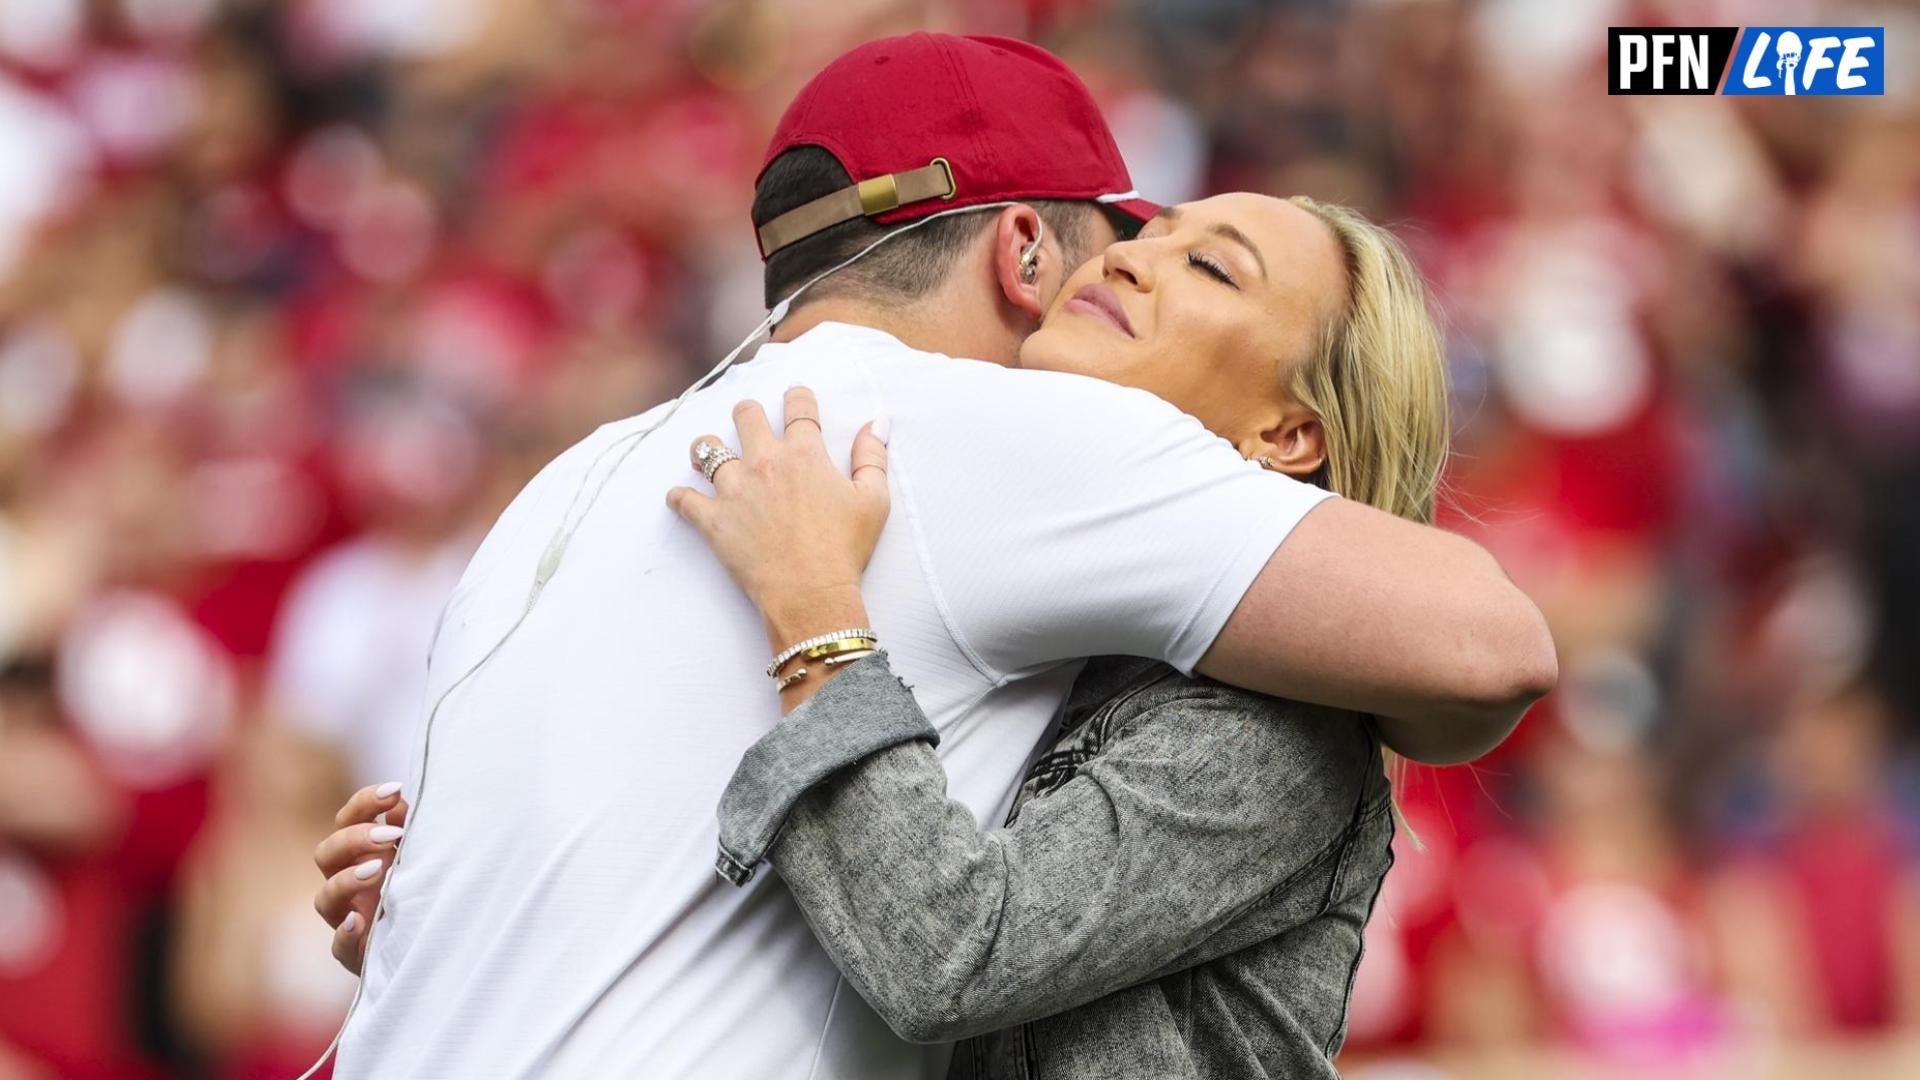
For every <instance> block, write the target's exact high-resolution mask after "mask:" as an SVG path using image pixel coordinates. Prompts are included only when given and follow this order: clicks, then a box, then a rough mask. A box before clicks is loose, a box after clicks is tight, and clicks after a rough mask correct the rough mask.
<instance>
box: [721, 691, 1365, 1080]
mask: <svg viewBox="0 0 1920 1080" xmlns="http://www.w3.org/2000/svg"><path fill="white" fill-rule="evenodd" d="M937 741H938V736H937V735H936V734H935V733H934V731H933V729H932V727H931V725H929V724H928V723H927V720H926V718H925V715H924V714H923V713H921V711H920V709H919V706H918V705H917V704H916V703H915V702H914V700H913V695H912V694H911V692H909V691H908V689H907V688H906V687H905V686H904V685H903V684H902V683H901V682H900V681H899V680H898V679H896V678H894V676H893V674H892V672H891V671H890V670H889V669H888V668H887V666H886V665H885V662H884V659H883V658H879V657H876V658H873V659H868V660H863V661H860V662H858V663H856V664H854V665H853V666H852V667H851V668H849V670H847V671H846V672H845V673H843V674H841V675H840V676H839V677H838V678H837V679H835V680H834V681H833V682H831V683H829V684H828V685H827V686H825V687H823V688H822V689H821V690H820V692H819V693H817V694H816V695H815V696H814V697H813V698H812V699H811V700H809V701H808V702H807V703H806V704H805V705H803V706H802V707H801V708H799V709H796V710H795V711H794V712H793V713H792V714H791V715H789V716H788V717H787V718H786V719H785V720H784V721H782V723H781V724H780V726H779V727H778V728H776V729H775V730H774V731H773V732H772V733H770V734H769V735H768V736H767V737H766V738H765V739H763V740H762V741H761V742H760V743H759V744H757V745H756V746H755V747H754V748H753V749H752V750H750V751H749V752H748V754H747V755H746V757H745V758H744V759H743V760H742V762H741V765H740V768H739V770H738V771H737V772H736V773H735V775H734V777H733V780H732V781H731V783H730V784H729V786H728V788H727V791H726V794H725V795H724V796H723V798H722V803H721V811H720V837H721V856H720V860H719V869H720V871H721V873H722V874H724V875H726V876H728V877H729V878H731V879H733V880H735V881H736V882H739V881H744V880H745V879H746V878H747V877H748V876H751V874H752V870H753V867H754V866H755V865H756V864H757V863H758V862H759V861H760V859H761V858H762V857H765V858H767V859H769V860H770V861H771V862H772V863H773V865H774V867H775V868H776V869H777V870H778V871H779V873H780V876H781V878H782V879H783V880H784V881H785V882H786V884H787V886H788V888H789V889H791V891H792V892H793V895H794V897H795V898H796V899H797V900H798V901H799V903H800V906H801V908H802V909H803V910H804V911H805V912H806V915H807V918H808V920H809V922H810V923H811V924H812V926H813V929H814V932H815V934H816V935H817V936H818V937H819V939H820V941H821V943H822V944H823V945H824V946H825V947H826V949H827V951H828V952H829V953H830V954H831V955H832V956H833V958H834V961H835V962H836V963H837V964H838V965H839V967H840V969H841V971H842V972H844V973H845V974H846V976H847V978H848V979H849V980H850V981H851V982H852V983H853V984H854V985H855V987H856V988H857V989H859V991H860V992H861V994H862V995H863V996H864V997H865V998H866V999H867V1001H868V1003H869V1004H870V1005H872V1006H873V1008H874V1010H875V1011H876V1012H878V1013H879V1014H880V1016H881V1017H882V1018H883V1019H885V1020H886V1021H887V1023H888V1024H889V1025H890V1026H892V1027H893V1029H894V1031H895V1032H896V1033H898V1034H899V1035H900V1036H901V1037H903V1038H906V1039H909V1040H913V1041H916V1042H948V1041H953V1040H962V1039H964V1040H965V1041H964V1042H962V1043H961V1045H960V1046H958V1047H957V1048H956V1050H955V1055H954V1058H953V1065H952V1070H951V1073H950V1076H951V1077H954V1078H1003V1077H1004V1078H1044V1080H1056V1078H1086V1080H1094V1078H1100V1080H1108V1078H1114V1077H1149V1078H1153V1080H1177V1078H1185V1077H1193V1078H1201V1077H1206V1078H1215V1077H1250V1076H1286V1077H1316V1076H1335V1075H1336V1073H1335V1072H1334V1069H1333V1065H1332V1057H1333V1055H1334V1053H1335V1052H1337V1051H1338V1049H1339V1047H1340V1043H1341V1040H1342V1038H1343V1037H1344V1035H1345V1029H1346V1022H1345V1021H1346V1005H1347V1000H1348V996H1349V994H1350V992H1351V989H1352V982H1353V973H1354V970H1355V968H1356V966H1357V965H1358V963H1359V958H1360V945H1361V934H1362V931H1363V929H1364V927H1365V924H1366V921H1367V918H1368V917H1369V915H1370V914H1371V911H1372V908H1373V902H1374V899H1375V897H1376V896H1377V895H1378V892H1379V888H1380V883H1381V881H1382V880H1383V878H1384V877H1385V874H1386V871H1387V868H1388V866H1389V865H1390V864H1391V862H1392V853H1391V850H1390V844H1391V841H1392V836H1393V822H1392V814H1391V812H1390V804H1389V800H1388V789H1387V784H1386V779H1385V776H1384V775H1383V772H1382V768H1381V760H1380V748H1379V743H1378V742H1377V740H1376V738H1375V736H1374V734H1373V732H1372V728H1371V726H1370V725H1368V724H1367V723H1365V722H1364V720H1363V719H1362V718H1360V717H1358V716H1356V715H1354V714H1352V713H1346V712H1341V711H1338V710H1332V709H1325V708H1320V707H1316V706H1308V705H1302V704H1299V703H1297V702H1290V701H1282V700H1279V699H1275V698H1269V697H1265V696H1262V695H1258V694H1253V693H1249V692H1246V691H1242V690H1238V689H1235V688H1232V687H1228V686H1224V685H1222V684H1219V683H1215V682H1212V681H1210V680H1205V679H1189V678H1186V677H1183V676H1181V675H1180V674H1179V673H1178V672H1176V671H1174V670H1173V669H1171V668H1169V667H1167V666H1166V665H1164V664H1159V663H1156V662H1152V661H1145V660H1137V659H1132V658H1109V659H1101V660H1094V661H1091V662H1089V664H1088V666H1087V669H1086V670H1085V671H1084V672H1083V673H1082V675H1081V677H1080V680H1079V682H1078V683H1076V685H1075V687H1074V692H1073V694H1072V695H1071V697H1070V698H1069V700H1068V703H1067V706H1066V708H1065V710H1064V711H1063V713H1062V715H1061V719H1060V722H1059V724H1058V725H1057V727H1056V733H1055V737H1054V741H1053V742H1052V743H1051V746H1050V749H1048V750H1047V751H1046V752H1044V753H1042V754H1041V755H1040V756H1039V757H1037V758H1036V759H1035V762H1034V764H1033V765H1032V766H1031V768H1030V769H1029V771H1028V774H1027V776H1026V778H1025V781H1024V782H1023V784H1022V786H1021V789H1020V792H1019V795H1018V798H1017V800H1016V802H1015V805H1014V809H1013V813H1012V815H1011V816H1010V818H1009V821H1008V824H1007V826H1006V827H1005V828H1003V829H1000V830H996V831H991V832H982V831H980V830H979V829H978V828H977V827H976V825H975V822H974V819H973V815H972V813H971V812H970V811H969V810H968V809H967V808H966V807H964V806H961V805H960V804H957V803H953V802H950V801H949V800H948V799H947V798H946V775H945V773H944V772H943V771H942V769H941V767H940V763H939V760H938V758H937V757H936V756H935V755H934V753H933V749H932V747H933V745H934V744H936V743H937ZM849 765H851V766H852V767H848V766H849Z"/></svg>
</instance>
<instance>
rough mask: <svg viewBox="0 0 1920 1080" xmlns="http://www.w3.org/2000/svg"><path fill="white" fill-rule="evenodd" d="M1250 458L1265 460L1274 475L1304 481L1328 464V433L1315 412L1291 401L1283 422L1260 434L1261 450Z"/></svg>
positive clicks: (1283, 414) (1282, 418)
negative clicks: (1274, 472)
mask: <svg viewBox="0 0 1920 1080" xmlns="http://www.w3.org/2000/svg"><path fill="white" fill-rule="evenodd" d="M1248 456H1249V457H1253V458H1261V457H1264V458H1266V459H1267V460H1268V461H1270V462H1272V464H1271V465H1269V466H1268V467H1269V468H1271V469H1273V470H1274V471H1276V472H1283V473H1286V474H1287V475H1288V476H1291V477H1293V478H1294V479H1296V480H1305V479H1307V478H1308V477H1311V476H1312V475H1313V474H1315V473H1317V472H1319V471H1320V467H1321V466H1322V465H1325V464H1326V463H1327V429H1326V427H1325V425H1323V424H1321V423H1320V417H1318V416H1316V415H1315V414H1314V412H1313V410H1312V409H1309V408H1307V407H1306V406H1305V405H1302V404H1300V403H1299V402H1297V401H1290V402H1288V403H1287V405H1286V406H1285V408H1284V409H1283V410H1282V411H1281V417H1280V422H1279V423H1278V424H1276V425H1274V426H1273V427H1271V428H1268V429H1267V430H1266V431H1264V432H1262V433H1261V435H1260V443H1259V446H1258V448H1257V449H1256V450H1255V451H1254V453H1252V454H1250V455H1248Z"/></svg>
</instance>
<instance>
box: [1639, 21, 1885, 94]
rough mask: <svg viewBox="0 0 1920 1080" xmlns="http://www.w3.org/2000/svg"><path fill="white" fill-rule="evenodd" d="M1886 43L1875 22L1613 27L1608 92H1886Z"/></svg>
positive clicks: (1882, 31)
mask: <svg viewBox="0 0 1920 1080" xmlns="http://www.w3.org/2000/svg"><path fill="white" fill-rule="evenodd" d="M1736 44H1737V48H1736ZM1885 47H1886V31H1885V30H1884V29H1882V28H1881V27H1878V26H1749V27H1746V28H1744V29H1742V28H1740V27H1735V26H1612V27H1608V28H1607V93H1609V94H1713V93H1721V94H1732V95H1743V96H1753V95H1763V94H1764V95H1779V96H1783V97H1799V96H1802V95H1808V96H1813V95H1820V96H1832V95H1840V96H1852V95H1863V94H1884V93H1886V74H1887V73H1886V67H1885V51H1886V48H1885ZM1729 59H1731V60H1732V64H1731V65H1729V64H1728V60H1729Z"/></svg>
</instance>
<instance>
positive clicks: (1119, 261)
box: [1102, 241, 1153, 292]
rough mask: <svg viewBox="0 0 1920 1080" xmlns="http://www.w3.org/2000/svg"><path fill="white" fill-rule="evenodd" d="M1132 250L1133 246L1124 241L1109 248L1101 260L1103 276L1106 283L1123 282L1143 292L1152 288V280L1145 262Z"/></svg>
mask: <svg viewBox="0 0 1920 1080" xmlns="http://www.w3.org/2000/svg"><path fill="white" fill-rule="evenodd" d="M1132 249H1133V245H1132V244H1129V243H1126V242H1124V241H1123V242H1121V243H1118V244H1113V245H1111V246H1109V247H1108V248H1107V254H1106V257H1105V259H1104V260H1103V265H1102V270H1103V274H1104V276H1105V277H1106V279H1107V280H1108V281H1124V282H1126V283H1127V284H1128V285H1131V286H1133V287H1134V288H1136V289H1139V290H1141V291H1143V292H1144V291H1146V290H1148V289H1151V288H1153V279H1152V277H1151V275H1150V274H1149V272H1148V270H1147V264H1146V260H1144V259H1141V258H1140V257H1139V255H1138V253H1137V252H1135V251H1134V250H1132Z"/></svg>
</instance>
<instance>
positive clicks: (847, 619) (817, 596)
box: [760, 585, 867, 653]
mask: <svg viewBox="0 0 1920 1080" xmlns="http://www.w3.org/2000/svg"><path fill="white" fill-rule="evenodd" d="M760 617H761V619H762V621H763V623H764V624H765V626H766V631H767V644H768V645H769V646H770V647H771V648H772V649H773V651H774V652H775V653H778V652H779V651H780V650H782V649H785V648H787V647H788V646H790V645H792V644H794V643H795V642H799V641H805V640H806V639H808V638H810V637H814V636H816V635H818V634H827V633H832V632H833V631H835V630H839V629H844V628H847V627H858V626H866V625H867V604H866V601H865V599H863V598H862V597H861V595H860V587H859V586H858V585H847V586H842V587H835V588H826V589H818V590H808V591H805V592H795V593H794V594H792V595H790V596H786V597H783V598H781V600H780V602H779V603H778V604H769V605H768V606H767V607H766V608H765V609H764V610H762V611H761V613H760Z"/></svg>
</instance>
